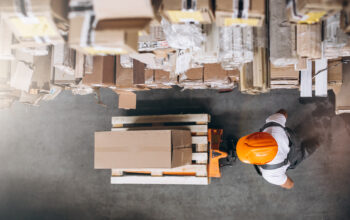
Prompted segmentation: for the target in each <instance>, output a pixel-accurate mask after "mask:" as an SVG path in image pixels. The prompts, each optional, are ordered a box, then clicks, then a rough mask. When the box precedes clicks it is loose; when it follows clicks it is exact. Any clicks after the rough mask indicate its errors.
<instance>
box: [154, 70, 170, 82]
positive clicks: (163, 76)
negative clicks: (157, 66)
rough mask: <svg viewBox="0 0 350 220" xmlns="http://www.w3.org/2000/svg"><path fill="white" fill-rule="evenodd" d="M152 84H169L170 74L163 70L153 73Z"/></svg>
mask: <svg viewBox="0 0 350 220" xmlns="http://www.w3.org/2000/svg"><path fill="white" fill-rule="evenodd" d="M154 82H155V83H169V82H170V72H168V71H164V70H155V71H154Z"/></svg>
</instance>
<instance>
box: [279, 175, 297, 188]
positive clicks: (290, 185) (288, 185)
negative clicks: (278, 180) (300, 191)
mask: <svg viewBox="0 0 350 220" xmlns="http://www.w3.org/2000/svg"><path fill="white" fill-rule="evenodd" d="M293 186H294V182H293V180H292V179H291V178H289V177H288V176H287V180H286V182H285V183H283V184H282V185H281V187H282V188H285V189H291V188H293Z"/></svg>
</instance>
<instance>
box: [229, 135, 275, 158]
mask: <svg viewBox="0 0 350 220" xmlns="http://www.w3.org/2000/svg"><path fill="white" fill-rule="evenodd" d="M277 151H278V145H277V142H276V140H275V139H274V138H273V137H272V135H271V134H269V133H266V132H255V133H253V134H250V135H247V136H244V137H242V138H240V139H239V140H238V143H237V147H236V152H237V156H238V158H239V159H240V160H241V161H242V162H243V163H249V164H256V165H263V164H266V163H268V162H270V161H272V160H273V158H275V156H276V154H277Z"/></svg>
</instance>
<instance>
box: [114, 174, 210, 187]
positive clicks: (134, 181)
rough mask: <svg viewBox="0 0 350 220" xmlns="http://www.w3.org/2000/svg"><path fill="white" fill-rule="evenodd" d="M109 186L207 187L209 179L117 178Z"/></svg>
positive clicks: (185, 177)
mask: <svg viewBox="0 0 350 220" xmlns="http://www.w3.org/2000/svg"><path fill="white" fill-rule="evenodd" d="M111 184H174V185H208V184H209V179H208V177H194V176H162V177H155V176H118V177H111Z"/></svg>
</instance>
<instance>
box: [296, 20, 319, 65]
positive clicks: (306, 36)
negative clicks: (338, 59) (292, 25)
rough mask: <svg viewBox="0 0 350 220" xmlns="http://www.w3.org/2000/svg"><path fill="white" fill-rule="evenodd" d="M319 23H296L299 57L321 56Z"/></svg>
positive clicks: (314, 57) (315, 57) (312, 57)
mask: <svg viewBox="0 0 350 220" xmlns="http://www.w3.org/2000/svg"><path fill="white" fill-rule="evenodd" d="M321 29H322V28H321V24H298V25H297V53H298V55H299V56H300V57H308V58H311V59H320V58H321V57H322V39H321V35H322V32H321Z"/></svg>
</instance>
